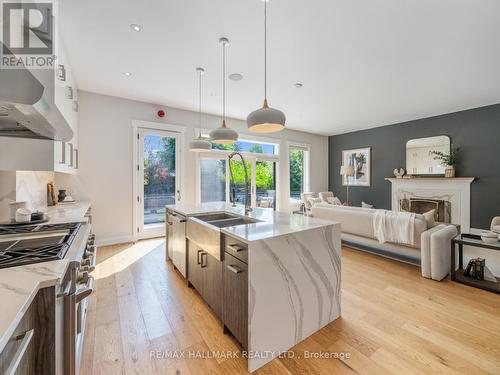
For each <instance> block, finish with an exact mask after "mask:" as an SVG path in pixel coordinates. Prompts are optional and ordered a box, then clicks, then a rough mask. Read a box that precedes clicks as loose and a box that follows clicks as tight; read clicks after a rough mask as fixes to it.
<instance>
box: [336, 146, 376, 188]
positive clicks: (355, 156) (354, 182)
mask: <svg viewBox="0 0 500 375" xmlns="http://www.w3.org/2000/svg"><path fill="white" fill-rule="evenodd" d="M371 152H372V148H371V147H364V148H357V149H354V150H343V151H342V165H352V166H353V167H354V174H353V175H352V176H343V177H342V185H343V186H371V167H372V160H371Z"/></svg>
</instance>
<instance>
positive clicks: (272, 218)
mask: <svg viewBox="0 0 500 375" xmlns="http://www.w3.org/2000/svg"><path fill="white" fill-rule="evenodd" d="M166 208H167V209H170V210H173V211H175V212H177V213H179V214H181V215H184V216H195V215H199V214H205V213H211V212H228V213H233V214H236V215H240V216H245V209H244V207H243V206H236V207H233V206H232V205H231V204H228V203H223V202H214V203H203V204H199V205H196V204H177V205H167V206H166ZM246 216H248V217H251V218H254V219H257V220H260V222H258V223H255V224H246V225H238V226H233V227H226V228H222V229H221V230H220V231H221V232H222V233H225V234H229V235H232V236H234V237H236V238H238V239H240V240H242V241H244V242H247V243H248V242H252V241H259V240H263V239H268V238H273V237H278V236H282V235H287V234H290V233H297V232H301V231H306V230H309V229H315V228H321V227H325V226H329V225H332V224H333V222H331V221H327V220H321V219H316V218H313V217H308V216H305V215H296V214H291V213H287V212H278V211H274V210H272V209H267V208H256V209H254V210H253V211H252V212H250V213H249V214H248V215H246Z"/></svg>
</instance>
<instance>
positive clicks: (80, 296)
mask: <svg viewBox="0 0 500 375" xmlns="http://www.w3.org/2000/svg"><path fill="white" fill-rule="evenodd" d="M94 241H95V238H94V236H92V235H91V236H89V237H88V240H87V241H86V244H85V250H84V251H82V253H81V254H82V258H81V261H78V260H75V261H71V262H70V263H69V266H68V270H67V272H66V275H65V277H64V278H63V280H62V282H61V284H60V285H58V287H57V288H56V297H57V299H56V361H57V364H56V374H58V375H59V374H64V375H78V372H79V367H80V358H81V354H82V349H83V339H84V334H85V319H86V315H87V306H88V297H89V296H90V295H91V294H92V290H93V285H94V278H93V277H92V276H91V275H90V272H92V270H93V269H94V267H95V259H96V248H95V246H94Z"/></svg>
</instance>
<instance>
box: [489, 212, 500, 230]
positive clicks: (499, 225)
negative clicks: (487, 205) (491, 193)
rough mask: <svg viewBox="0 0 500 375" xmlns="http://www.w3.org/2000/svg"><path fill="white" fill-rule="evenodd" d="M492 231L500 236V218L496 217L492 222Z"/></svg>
mask: <svg viewBox="0 0 500 375" xmlns="http://www.w3.org/2000/svg"><path fill="white" fill-rule="evenodd" d="M490 229H491V231H492V232H496V233H498V234H500V216H496V217H494V218H493V220H491V228H490Z"/></svg>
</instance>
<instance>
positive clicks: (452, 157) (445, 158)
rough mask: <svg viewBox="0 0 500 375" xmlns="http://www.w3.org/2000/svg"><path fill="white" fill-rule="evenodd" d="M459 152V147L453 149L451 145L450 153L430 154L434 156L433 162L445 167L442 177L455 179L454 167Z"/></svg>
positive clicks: (436, 152)
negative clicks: (436, 161) (437, 161)
mask: <svg viewBox="0 0 500 375" xmlns="http://www.w3.org/2000/svg"><path fill="white" fill-rule="evenodd" d="M459 151H460V147H453V145H451V148H450V152H441V151H431V154H432V155H434V160H439V161H441V164H442V165H444V166H445V167H446V168H445V170H444V177H448V178H450V177H455V166H456V165H457V163H458V152H459Z"/></svg>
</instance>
